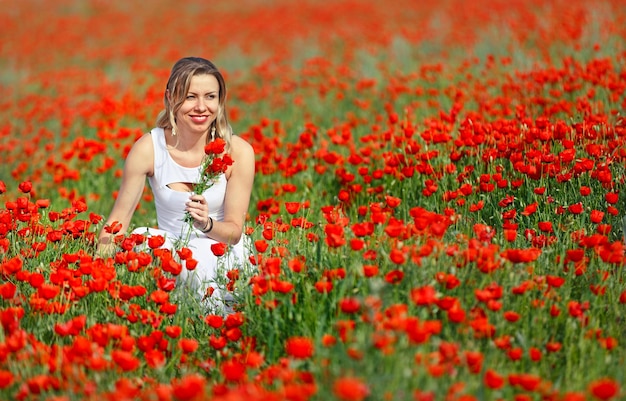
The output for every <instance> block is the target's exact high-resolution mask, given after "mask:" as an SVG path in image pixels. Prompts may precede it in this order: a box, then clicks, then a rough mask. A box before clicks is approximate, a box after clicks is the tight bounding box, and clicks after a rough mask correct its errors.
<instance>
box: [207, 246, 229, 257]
mask: <svg viewBox="0 0 626 401" xmlns="http://www.w3.org/2000/svg"><path fill="white" fill-rule="evenodd" d="M227 249H228V245H227V244H225V243H223V242H216V243H214V244H211V252H213V254H214V255H215V256H217V257H220V256H224V254H225V253H226V250H227Z"/></svg>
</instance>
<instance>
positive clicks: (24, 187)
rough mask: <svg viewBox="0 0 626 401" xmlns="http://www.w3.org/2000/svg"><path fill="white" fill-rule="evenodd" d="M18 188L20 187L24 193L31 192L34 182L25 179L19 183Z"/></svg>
mask: <svg viewBox="0 0 626 401" xmlns="http://www.w3.org/2000/svg"><path fill="white" fill-rule="evenodd" d="M18 189H19V190H20V191H21V192H23V193H25V194H27V193H29V192H30V191H32V189H33V184H32V183H31V182H30V181H24V182H21V183H20V184H19V185H18Z"/></svg>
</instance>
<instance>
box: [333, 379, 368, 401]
mask: <svg viewBox="0 0 626 401" xmlns="http://www.w3.org/2000/svg"><path fill="white" fill-rule="evenodd" d="M333 393H334V394H335V396H337V398H339V399H340V400H343V401H362V400H364V399H365V398H366V397H367V396H368V395H369V394H370V389H369V387H368V386H367V384H366V383H365V382H364V381H363V380H362V379H359V378H356V377H342V378H339V379H337V380H336V381H335V383H334V384H333Z"/></svg>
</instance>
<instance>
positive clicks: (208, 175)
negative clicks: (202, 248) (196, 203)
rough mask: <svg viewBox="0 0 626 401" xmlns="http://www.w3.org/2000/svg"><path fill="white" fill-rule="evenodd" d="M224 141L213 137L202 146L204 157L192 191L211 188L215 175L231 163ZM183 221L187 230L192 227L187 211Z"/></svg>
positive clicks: (192, 221) (197, 191)
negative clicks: (186, 224) (198, 178)
mask: <svg viewBox="0 0 626 401" xmlns="http://www.w3.org/2000/svg"><path fill="white" fill-rule="evenodd" d="M225 149H226V141H225V140H224V139H222V138H215V139H214V140H213V141H211V142H209V143H208V144H206V145H205V146H204V153H205V157H204V159H203V161H202V164H201V165H200V180H199V181H198V183H196V184H194V186H193V192H194V193H196V194H202V193H204V191H206V190H207V189H209V188H211V186H213V184H214V183H215V181H216V180H217V177H219V176H220V175H221V174H223V173H225V172H226V170H227V169H228V167H229V166H231V165H232V164H233V159H232V158H231V157H230V155H229V154H228V153H224V150H225ZM184 221H185V222H187V223H188V224H189V231H191V230H192V228H193V223H194V219H193V217H191V215H190V214H189V212H185V218H184Z"/></svg>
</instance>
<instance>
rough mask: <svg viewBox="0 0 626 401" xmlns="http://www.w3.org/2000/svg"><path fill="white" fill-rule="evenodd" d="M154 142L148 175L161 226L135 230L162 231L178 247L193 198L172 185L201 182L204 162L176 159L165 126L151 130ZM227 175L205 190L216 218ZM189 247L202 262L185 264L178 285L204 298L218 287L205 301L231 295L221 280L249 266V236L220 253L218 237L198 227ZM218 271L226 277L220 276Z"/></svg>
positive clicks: (220, 211)
mask: <svg viewBox="0 0 626 401" xmlns="http://www.w3.org/2000/svg"><path fill="white" fill-rule="evenodd" d="M150 136H151V137H152V144H153V146H154V175H153V176H152V177H148V182H149V184H150V187H151V188H152V193H153V195H154V204H155V208H156V214H157V224H158V227H159V228H158V229H155V228H151V227H140V228H137V229H135V230H133V233H136V234H142V235H146V236H154V235H161V236H163V237H165V244H163V246H162V247H164V248H169V249H172V250H174V247H175V244H176V243H177V241H178V240H180V239H181V238H186V236H187V234H188V229H189V224H188V223H185V222H184V221H183V218H184V216H185V203H186V202H188V201H189V196H190V193H189V192H183V191H176V190H173V189H171V188H170V187H169V186H168V185H169V184H172V183H181V182H184V183H197V182H198V181H199V178H200V166H198V167H193V168H189V167H183V166H181V165H179V164H178V163H176V162H175V161H174V159H172V157H171V156H170V154H169V152H168V150H167V146H166V143H165V133H164V131H163V129H162V128H154V129H153V130H152V131H151V132H150ZM226 183H227V180H226V176H225V175H224V174H222V175H220V176H219V177H218V179H217V181H216V182H215V183H214V184H213V185H212V186H211V187H210V188H209V189H207V190H206V191H205V192H204V194H203V195H204V197H205V199H206V202H207V205H208V207H209V216H211V217H212V218H213V220H215V221H222V220H223V219H224V197H225V194H226ZM189 238H190V240H189V242H188V244H187V247H188V248H189V249H190V250H191V251H192V253H193V258H194V259H196V260H197V261H198V265H197V266H196V268H195V269H194V270H192V271H189V270H187V269H185V268H184V267H183V269H182V272H181V274H180V275H179V276H178V277H177V287H184V288H187V289H190V290H192V292H193V293H194V294H195V295H196V296H197V297H198V299H200V300H202V299H204V298H205V294H206V293H207V289H208V287H212V288H214V289H215V292H214V293H213V296H212V297H211V298H210V299H207V300H205V303H207V301H208V304H213V305H221V298H223V297H225V298H229V297H228V296H227V295H226V294H221V292H222V291H220V288H219V287H223V285H220V286H218V284H219V283H220V282H221V283H224V282H225V280H226V278H225V274H226V272H227V271H228V270H231V269H237V268H239V269H248V268H249V267H250V262H249V259H248V257H249V255H250V253H249V245H250V244H249V238H248V237H247V236H246V235H242V238H240V239H239V241H238V242H237V244H235V245H233V246H232V247H231V248H230V250H229V251H228V252H227V254H225V255H223V256H221V257H219V258H218V257H217V256H215V255H214V254H213V252H212V251H211V245H212V244H215V243H216V242H217V241H215V240H213V239H211V238H208V237H207V236H206V235H205V234H203V233H202V231H200V230H197V229H195V228H193V229H192V231H191V232H190V233H189ZM218 273H219V274H220V275H221V274H223V277H219V278H218Z"/></svg>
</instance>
